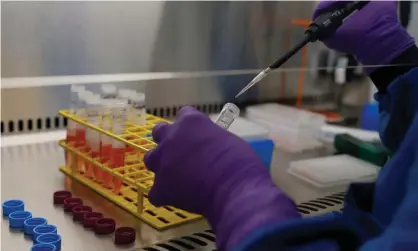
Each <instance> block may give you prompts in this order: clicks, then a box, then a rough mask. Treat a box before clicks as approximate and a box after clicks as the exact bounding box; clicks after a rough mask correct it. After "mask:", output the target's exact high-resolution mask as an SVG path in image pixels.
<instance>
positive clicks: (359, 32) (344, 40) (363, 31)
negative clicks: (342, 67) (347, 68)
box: [313, 1, 415, 74]
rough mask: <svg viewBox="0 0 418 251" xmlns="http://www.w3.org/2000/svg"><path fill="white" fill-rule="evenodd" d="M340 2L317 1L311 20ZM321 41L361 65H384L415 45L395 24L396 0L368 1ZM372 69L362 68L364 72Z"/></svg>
mask: <svg viewBox="0 0 418 251" xmlns="http://www.w3.org/2000/svg"><path fill="white" fill-rule="evenodd" d="M344 3H347V1H321V3H320V4H319V5H318V6H317V8H316V10H315V12H314V14H313V19H315V18H316V17H318V16H319V15H320V14H322V13H324V12H327V11H330V10H333V9H335V8H336V7H338V6H341V5H342V4H344ZM323 42H324V43H325V45H327V46H328V47H329V48H331V49H334V50H337V51H340V52H345V53H349V54H352V55H354V56H356V58H357V60H359V61H360V62H361V63H362V64H363V65H365V66H367V65H370V66H376V65H387V64H389V63H390V62H391V61H392V60H393V59H395V58H396V57H398V56H399V55H400V54H402V53H403V52H404V51H405V50H406V49H408V48H409V47H411V46H412V45H413V44H414V43H415V41H414V39H413V38H412V37H411V36H410V35H409V34H408V32H407V31H406V30H405V29H404V28H403V27H402V25H401V24H400V22H399V21H398V14H397V2H396V1H371V2H370V3H369V4H367V5H366V6H365V7H364V8H363V9H361V10H360V11H358V12H356V13H354V14H353V15H352V16H350V17H349V18H348V19H347V20H346V22H345V23H344V24H343V25H342V26H341V27H340V28H339V29H338V30H337V32H336V33H335V34H334V35H333V36H332V37H331V38H328V39H326V40H325V41H323ZM376 68H377V67H371V68H365V69H366V73H368V74H370V73H372V71H373V70H374V69H376Z"/></svg>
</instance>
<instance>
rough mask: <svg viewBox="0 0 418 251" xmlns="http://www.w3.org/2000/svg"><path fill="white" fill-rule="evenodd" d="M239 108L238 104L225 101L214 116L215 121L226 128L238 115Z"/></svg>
mask: <svg viewBox="0 0 418 251" xmlns="http://www.w3.org/2000/svg"><path fill="white" fill-rule="evenodd" d="M239 113H240V110H239V108H238V106H236V105H234V104H232V103H226V104H225V105H224V107H223V108H222V111H221V112H220V113H219V116H218V117H217V118H216V120H215V123H216V124H217V125H219V126H220V127H222V128H224V129H225V130H228V128H229V127H230V126H231V124H232V122H234V120H235V118H237V117H238V116H239Z"/></svg>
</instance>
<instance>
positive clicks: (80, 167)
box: [75, 128, 86, 173]
mask: <svg viewBox="0 0 418 251" xmlns="http://www.w3.org/2000/svg"><path fill="white" fill-rule="evenodd" d="M85 146H86V130H85V129H84V128H77V129H76V131H75V147H76V148H77V149H78V150H79V151H84V147H85ZM76 165H77V171H79V172H80V173H84V172H85V163H84V160H83V158H82V157H76Z"/></svg>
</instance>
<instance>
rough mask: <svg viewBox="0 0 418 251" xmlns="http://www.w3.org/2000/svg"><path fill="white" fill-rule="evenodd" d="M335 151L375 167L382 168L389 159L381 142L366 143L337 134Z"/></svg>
mask: <svg viewBox="0 0 418 251" xmlns="http://www.w3.org/2000/svg"><path fill="white" fill-rule="evenodd" d="M334 147H335V149H336V150H337V151H338V152H339V153H341V154H348V155H351V156H353V157H356V158H359V159H361V160H364V161H367V162H369V163H372V164H375V165H377V166H383V165H384V164H385V163H386V161H387V160H388V159H389V153H388V151H387V150H386V149H385V147H384V146H383V145H382V143H381V142H367V141H363V140H360V139H358V138H355V137H353V136H351V135H349V134H338V135H336V136H335V140H334Z"/></svg>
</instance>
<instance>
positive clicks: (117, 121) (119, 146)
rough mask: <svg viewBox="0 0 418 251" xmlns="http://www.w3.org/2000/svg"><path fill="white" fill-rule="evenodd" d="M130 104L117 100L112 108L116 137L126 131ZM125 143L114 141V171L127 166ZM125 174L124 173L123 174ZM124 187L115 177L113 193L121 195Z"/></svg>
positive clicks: (112, 164) (113, 127)
mask: <svg viewBox="0 0 418 251" xmlns="http://www.w3.org/2000/svg"><path fill="white" fill-rule="evenodd" d="M127 108H128V104H127V102H126V101H124V100H117V101H116V102H115V104H114V106H113V108H112V115H113V121H112V122H113V123H112V133H113V134H115V135H122V134H124V133H125V130H126V122H127V112H128V110H127ZM125 153H126V145H125V143H123V142H121V141H119V140H116V139H112V152H111V164H110V167H111V168H112V169H114V168H118V167H122V166H124V165H125ZM122 173H123V172H122ZM121 185H122V180H121V179H120V178H116V177H113V191H114V192H115V193H116V194H119V192H120V188H121Z"/></svg>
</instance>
